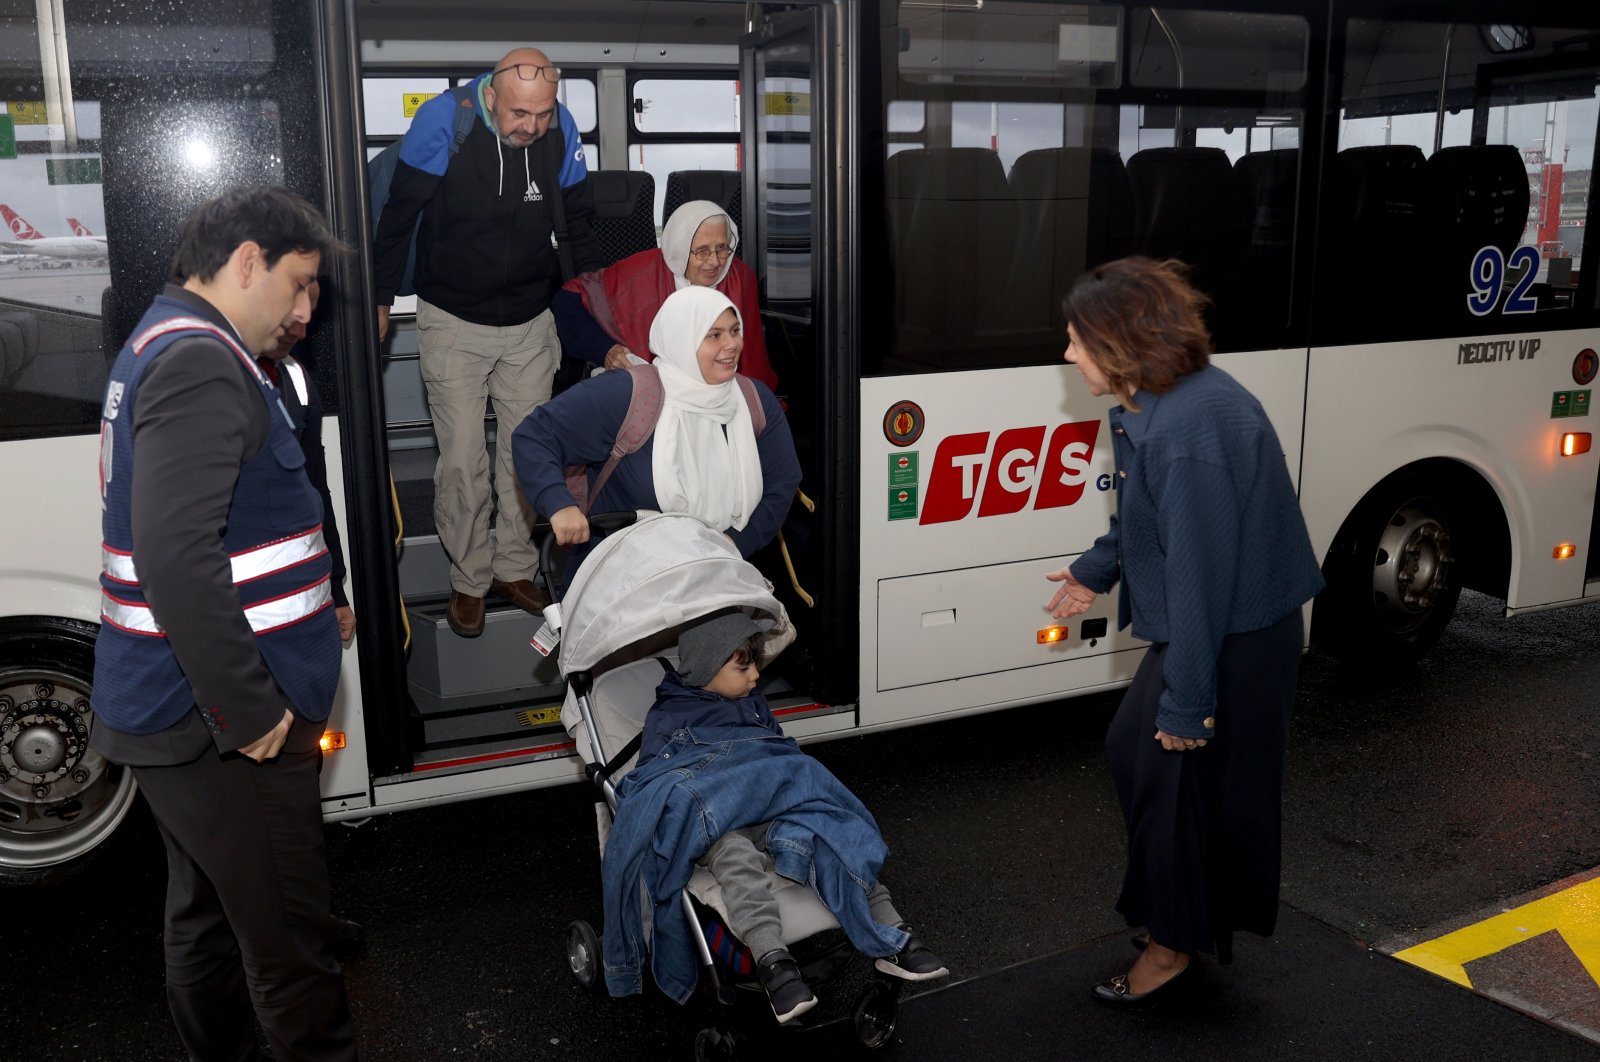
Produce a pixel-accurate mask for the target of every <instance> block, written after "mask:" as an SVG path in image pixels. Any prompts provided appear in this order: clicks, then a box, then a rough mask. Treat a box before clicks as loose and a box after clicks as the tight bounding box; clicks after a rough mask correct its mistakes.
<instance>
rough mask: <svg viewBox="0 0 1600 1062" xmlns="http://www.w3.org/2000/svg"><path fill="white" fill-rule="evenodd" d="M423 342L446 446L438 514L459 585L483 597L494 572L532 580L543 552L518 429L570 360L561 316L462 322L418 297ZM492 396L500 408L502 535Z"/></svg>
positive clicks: (425, 370) (439, 472) (432, 407)
mask: <svg viewBox="0 0 1600 1062" xmlns="http://www.w3.org/2000/svg"><path fill="white" fill-rule="evenodd" d="M417 346H418V350H419V352H420V355H421V363H422V382H423V383H424V385H426V387H427V390H428V410H429V413H430V414H431V416H432V417H433V433H434V437H435V439H436V440H437V442H438V445H439V464H438V467H437V468H436V469H435V470H434V474H433V491H434V494H433V518H434V522H435V523H436V524H437V525H438V530H439V542H440V544H441V545H442V546H443V547H444V551H445V553H446V555H448V556H449V558H450V586H451V588H452V589H454V590H458V591H460V592H461V593H463V594H471V595H473V596H474V597H482V596H484V595H485V594H487V593H488V592H489V583H490V581H491V580H492V579H503V580H505V581H506V582H514V581H515V580H517V579H531V578H533V575H534V573H535V572H536V571H537V570H538V567H539V554H538V551H537V550H535V549H534V547H533V544H532V543H531V542H530V541H529V531H528V528H529V525H530V524H531V523H532V510H531V509H530V508H529V506H528V503H527V500H526V499H525V498H523V496H522V491H521V489H520V488H519V487H518V486H517V473H516V469H515V468H513V467H512V463H511V433H512V432H514V431H516V429H517V425H519V424H521V423H522V421H523V420H524V419H525V418H526V417H527V416H528V414H529V413H532V412H533V410H534V409H535V408H536V407H537V406H539V405H541V404H542V403H544V402H546V401H548V400H549V398H550V387H551V384H552V383H553V382H554V380H555V372H556V366H557V365H558V364H560V361H561V341H560V340H559V339H558V338H556V326H555V318H554V316H552V315H551V313H550V311H549V310H546V311H545V312H544V313H541V314H540V315H539V316H537V317H535V318H534V319H533V320H531V321H529V322H527V323H526V324H520V325H509V326H506V327H503V328H495V327H492V326H488V325H477V324H473V323H471V322H470V321H463V320H462V319H461V318H459V317H456V316H455V315H454V314H450V313H446V312H445V311H444V310H441V309H439V307H437V306H433V305H430V304H429V303H427V302H425V301H424V300H422V299H418V300H417ZM486 398H487V399H488V400H489V401H490V402H492V403H493V404H494V414H495V464H494V480H493V494H494V500H495V501H496V502H497V503H498V505H497V509H498V516H497V519H496V520H495V533H494V538H493V541H491V540H490V536H489V514H490V512H491V507H490V493H491V490H490V487H491V484H490V478H489V458H488V451H487V447H486V445H485V441H484V400H485V399H486Z"/></svg>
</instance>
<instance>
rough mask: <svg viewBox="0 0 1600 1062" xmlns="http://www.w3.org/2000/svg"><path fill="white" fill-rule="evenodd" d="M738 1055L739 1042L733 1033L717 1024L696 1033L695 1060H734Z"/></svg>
mask: <svg viewBox="0 0 1600 1062" xmlns="http://www.w3.org/2000/svg"><path fill="white" fill-rule="evenodd" d="M738 1057H739V1042H738V1041H737V1040H736V1039H735V1038H734V1035H733V1033H731V1032H727V1031H725V1030H722V1029H718V1028H717V1027H716V1026H710V1027H708V1028H704V1029H701V1030H700V1031H699V1032H697V1033H695V1036H694V1062H732V1060H733V1059H735V1058H738Z"/></svg>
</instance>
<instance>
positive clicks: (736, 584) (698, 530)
mask: <svg viewBox="0 0 1600 1062" xmlns="http://www.w3.org/2000/svg"><path fill="white" fill-rule="evenodd" d="M627 516H628V518H629V519H631V518H632V514H627ZM606 519H607V518H606V517H595V518H593V520H592V521H591V522H592V523H594V524H596V525H597V526H598V525H599V524H600V523H601V522H602V521H604V520H606ZM545 570H546V571H549V570H550V569H549V566H548V565H545ZM736 613H737V616H738V617H739V618H733V619H730V618H727V617H733V616H735V614H736ZM546 616H547V620H549V621H551V624H550V625H552V626H553V627H554V628H556V630H555V631H554V632H553V633H555V635H556V636H557V637H559V639H560V643H561V644H560V667H561V671H562V674H563V675H564V676H565V677H566V679H567V699H566V703H565V704H564V705H563V707H562V722H563V724H564V725H565V727H566V729H567V731H568V732H569V733H570V734H571V735H572V737H573V739H574V742H575V744H576V747H577V750H578V753H579V754H580V755H581V756H582V757H583V759H584V761H585V763H586V764H587V765H588V766H587V772H588V774H589V777H590V778H591V780H592V781H594V782H595V783H596V785H597V786H598V787H599V789H600V793H601V796H602V797H603V799H604V802H605V805H606V808H607V809H609V812H610V814H609V815H608V814H606V813H605V811H602V813H601V815H600V817H599V826H600V830H601V835H602V836H601V840H602V845H603V855H602V859H601V875H602V890H603V894H604V895H603V898H604V906H605V934H604V937H603V942H602V938H601V936H600V935H598V934H596V933H595V932H594V930H593V928H591V927H590V926H589V924H588V923H587V922H584V921H581V920H580V921H575V922H573V923H572V924H571V926H570V927H569V931H568V940H567V959H568V962H569V964H570V966H571V969H572V973H573V975H574V977H575V978H576V979H577V980H578V982H579V983H580V984H583V985H585V986H590V987H593V986H598V985H599V984H601V983H604V984H605V985H606V987H607V988H608V990H609V991H610V993H611V994H612V995H617V996H624V995H630V994H634V993H637V992H639V991H641V990H642V988H643V983H644V973H645V969H644V968H645V966H647V965H648V967H649V972H650V973H651V974H653V975H654V980H655V983H656V985H657V987H658V988H660V989H661V990H662V991H663V992H664V993H665V994H666V995H667V996H669V997H670V998H672V999H673V1000H675V1001H676V1002H679V1003H686V1002H688V1001H689V999H690V998H691V997H692V996H693V995H694V994H695V992H696V990H697V989H700V990H702V992H703V994H704V995H705V996H706V997H707V998H708V999H709V1001H711V1002H713V1003H714V1004H715V1005H716V1007H717V1016H716V1019H715V1020H716V1022H717V1024H716V1025H713V1026H712V1027H709V1028H704V1029H702V1030H701V1034H700V1037H699V1038H697V1040H696V1052H697V1057H702V1056H703V1057H730V1056H731V1054H730V1053H731V1052H732V1050H733V1048H732V1047H731V1044H732V1043H733V1042H734V1038H733V1034H732V1033H731V1032H728V1031H727V1025H726V1022H725V1019H731V1018H732V1013H731V1012H732V1010H733V1008H734V1006H735V1004H736V1001H737V997H739V996H741V995H745V994H746V993H745V992H743V991H736V989H741V990H742V989H749V990H750V991H751V992H758V993H759V992H762V988H763V982H762V979H760V978H759V977H757V976H755V971H754V969H753V967H754V962H753V959H754V958H756V957H766V955H767V954H768V953H770V952H773V951H776V952H778V955H777V956H775V957H774V958H773V961H772V962H770V963H769V966H774V967H777V970H776V971H774V972H783V971H784V970H785V967H784V966H783V964H782V963H781V962H779V961H778V960H779V959H780V958H781V957H782V956H783V955H784V952H785V950H787V951H788V952H789V953H792V956H793V958H794V959H795V960H796V964H797V966H798V967H799V969H800V971H803V973H804V976H805V977H806V978H810V979H811V980H812V982H813V983H814V984H820V983H822V982H823V981H826V980H828V979H829V978H830V977H831V976H832V975H833V974H834V973H837V972H838V971H839V970H840V969H842V967H843V965H844V964H845V963H846V962H847V961H848V959H849V956H850V954H851V952H852V948H851V945H854V950H855V951H858V952H860V953H862V954H865V955H867V956H869V957H872V958H875V959H882V960H884V961H883V963H881V964H875V966H876V969H877V973H876V976H875V978H874V979H873V980H871V982H870V983H869V984H867V985H866V987H865V988H864V989H863V990H862V992H861V994H860V996H859V998H858V1000H857V1002H856V1004H855V1011H854V1022H853V1024H854V1029H855V1032H856V1035H857V1037H858V1038H859V1039H860V1040H861V1042H862V1043H863V1044H865V1045H867V1046H869V1047H878V1046H882V1045H884V1044H886V1043H887V1042H888V1041H889V1039H890V1037H891V1036H892V1034H893V1033H894V1031H895V1026H896V1012H897V1009H898V1007H897V1001H898V998H899V994H900V992H899V986H902V985H904V984H906V983H907V980H908V979H911V978H916V979H923V980H931V979H933V978H935V977H939V976H943V975H944V973H945V970H944V967H943V964H942V963H941V962H939V960H938V959H937V958H935V957H934V956H932V955H931V953H928V952H927V950H926V948H922V947H913V946H912V944H911V939H912V938H911V937H910V934H909V933H908V932H907V931H906V930H905V929H903V928H901V925H900V918H899V915H898V914H896V913H894V911H893V908H892V906H890V905H889V902H888V896H887V893H886V892H882V891H881V890H878V891H874V890H873V886H874V885H875V884H876V882H877V877H878V871H879V870H880V869H881V866H882V863H883V860H884V858H885V856H886V855H887V847H886V846H885V845H884V843H883V839H882V837H881V835H880V834H879V832H878V829H877V825H876V823H875V822H874V821H873V819H872V817H871V815H870V813H869V812H867V810H866V808H865V807H864V806H862V805H861V804H860V802H859V801H857V800H856V799H855V797H854V796H853V795H852V794H850V792H849V790H847V789H846V788H845V787H844V786H843V785H842V784H840V783H839V782H838V780H837V779H835V778H834V777H833V776H832V775H831V774H830V773H829V772H828V771H827V770H826V769H825V768H823V767H822V765H821V764H820V763H819V762H817V761H816V760H815V759H813V758H812V757H810V756H808V755H806V754H805V753H803V752H802V751H801V750H800V749H799V747H798V745H797V744H796V743H795V742H794V741H793V740H792V739H790V738H788V737H785V736H782V734H781V731H780V730H779V728H778V727H777V724H776V722H775V721H774V720H773V718H772V714H773V713H772V710H771V709H770V707H768V705H767V704H766V702H765V700H764V698H758V697H750V696H747V694H748V691H749V690H751V689H752V688H753V677H752V672H749V671H746V672H744V680H743V684H742V685H739V686H732V687H726V688H724V687H723V686H722V683H721V682H718V681H717V679H716V676H717V675H718V674H719V673H722V672H724V670H731V671H734V672H738V671H740V669H741V668H752V669H759V668H760V667H761V666H762V662H763V661H765V660H770V659H772V658H773V657H774V656H775V655H776V653H777V652H778V651H780V650H781V649H782V648H784V647H785V646H787V645H788V644H789V642H791V641H792V640H793V638H794V629H793V627H792V626H791V625H790V624H789V620H788V616H787V614H786V613H785V611H784V609H783V606H782V604H780V603H779V602H778V600H777V598H776V597H774V596H773V594H772V589H771V585H770V584H769V583H767V582H766V580H765V579H764V578H763V577H762V576H761V573H760V572H759V571H757V570H756V569H755V568H754V567H753V566H751V565H750V564H749V563H747V562H745V561H744V560H743V559H742V558H740V556H739V554H738V552H737V551H736V550H735V549H734V548H733V547H732V546H731V544H730V543H729V542H728V540H727V538H726V537H725V536H723V535H722V534H720V533H719V532H717V531H715V530H713V529H711V528H709V527H707V526H706V525H705V524H704V523H701V522H700V521H699V520H697V519H695V518H694V517H690V516H682V515H673V514H648V515H644V514H641V515H640V518H639V520H638V522H637V523H636V524H634V526H632V527H628V528H626V529H625V530H621V531H618V532H616V533H614V534H611V535H609V536H608V537H607V538H605V539H604V541H602V542H601V543H600V545H599V546H598V547H596V549H595V550H594V551H593V552H592V553H591V554H590V555H589V556H588V558H587V559H586V560H585V561H584V563H583V565H582V567H581V568H579V569H578V572H577V574H576V575H575V577H574V578H573V580H572V582H571V585H570V586H569V587H568V589H567V591H566V593H565V595H564V598H563V600H562V601H560V602H559V603H558V604H557V605H553V606H551V608H550V609H548V610H547V611H546ZM708 618H710V622H707V620H708ZM691 631H692V632H693V633H689V632H691ZM752 632H759V633H760V636H761V642H760V646H759V648H756V647H755V646H751V645H749V644H748V641H747V639H748V638H750V637H751V636H752ZM680 635H683V636H684V638H683V642H684V644H683V646H682V650H683V652H686V653H687V654H688V662H687V663H685V662H684V660H683V659H681V658H680V646H679V641H680ZM713 635H715V637H713ZM735 635H737V637H735ZM730 639H731V640H730ZM700 643H703V644H700ZM713 643H715V645H713ZM697 659H698V660H699V661H700V662H698V663H697V662H696V661H697ZM730 660H732V663H731V664H730V663H729V661H730ZM702 668H703V669H704V677H701V676H702ZM679 669H686V670H687V673H688V682H690V683H695V682H699V683H704V684H705V685H706V686H715V687H717V688H714V689H711V690H707V689H706V688H705V686H702V685H694V684H686V683H685V680H684V678H683V676H682V674H681V672H680V671H679ZM664 674H666V675H670V676H671V677H669V678H667V679H666V681H663V678H664ZM658 687H659V688H658ZM718 689H725V691H726V692H731V693H734V694H737V696H733V697H725V696H723V695H722V693H719V692H718ZM661 692H665V693H669V694H670V696H663V697H661V698H659V701H660V703H659V704H658V698H657V697H656V694H657V693H661ZM694 702H698V703H694ZM701 712H705V713H707V714H705V715H703V716H702V715H701V714H700V713H701ZM741 712H742V713H744V714H743V715H742V716H741V714H740V713H741ZM730 722H731V723H733V724H734V725H727V724H728V723H730ZM647 729H648V730H649V733H648V734H647V733H646V730H647ZM647 739H648V740H650V741H651V745H650V747H649V748H648V749H646V751H645V753H644V754H643V755H639V756H638V758H637V765H636V760H635V757H636V753H638V750H639V749H640V748H641V746H642V745H643V743H644V742H645V741H646V740H647ZM768 824H770V825H768ZM763 826H766V827H767V828H766V831H765V834H764V835H759V834H753V833H750V832H746V833H745V834H744V837H743V838H742V841H743V842H744V843H743V844H741V842H740V841H730V842H728V844H726V845H725V846H724V848H725V849H727V850H733V849H736V848H738V847H743V849H744V851H743V853H742V854H743V856H744V858H745V861H746V862H747V863H748V862H753V861H754V860H752V859H751V858H750V857H751V856H754V857H756V858H758V859H759V860H760V863H761V866H762V868H763V869H765V867H767V866H768V865H769V864H770V865H771V866H772V867H773V868H774V869H775V870H776V871H777V872H778V873H776V874H770V873H769V874H768V878H767V880H768V888H769V889H770V891H771V892H772V894H773V895H774V896H775V898H776V900H777V904H778V907H779V911H780V913H779V915H778V918H777V922H778V925H779V930H780V933H781V936H779V938H778V943H777V945H776V947H773V946H770V944H771V940H772V938H771V937H770V936H767V937H765V941H766V943H765V944H764V943H763V929H764V928H770V923H769V924H768V925H767V926H765V927H763V926H761V925H760V924H758V925H757V926H756V928H754V929H753V930H750V936H751V937H753V938H754V939H753V941H751V942H750V943H751V944H753V946H754V947H755V948H760V949H763V950H762V951H757V952H755V953H754V954H752V951H751V950H750V949H749V948H747V947H746V946H745V945H743V944H741V943H740V942H739V940H736V939H734V937H735V933H734V932H733V931H732V930H730V929H728V928H727V927H728V926H730V925H732V924H733V918H732V917H731V912H730V911H729V909H728V905H727V903H726V899H727V897H726V895H725V890H724V888H723V887H722V886H721V885H720V884H719V882H718V881H717V880H716V878H715V877H714V876H713V872H712V870H711V869H710V868H709V867H708V866H706V865H704V864H705V862H706V861H707V860H708V859H709V858H711V857H710V856H709V851H710V849H711V848H712V846H713V844H714V843H715V842H717V841H718V840H720V839H721V838H723V837H724V836H725V835H727V834H729V832H730V831H733V830H746V829H747V828H751V827H754V828H756V829H757V830H759V829H760V828H761V827H763ZM758 837H759V840H758ZM763 849H764V851H763ZM785 875H787V876H785ZM732 887H733V890H734V891H735V892H738V891H739V886H738V885H737V884H734V885H733V886H732ZM869 894H870V900H869ZM825 901H826V905H825ZM875 914H876V915H877V916H878V918H875V917H874V915H875ZM879 919H881V921H880V920H879ZM602 952H603V955H602ZM602 958H603V963H602ZM788 972H789V974H790V976H789V977H787V978H783V979H781V980H782V981H783V982H784V983H787V984H790V985H794V987H793V988H784V984H778V985H775V986H774V994H777V995H783V996H784V997H785V998H784V999H783V1000H780V1001H778V1002H777V1003H775V1004H774V1006H773V1007H772V1008H771V1009H772V1012H773V1013H774V1014H776V1015H779V1016H787V1017H789V1018H791V1019H792V1018H793V1017H794V1016H795V1015H797V1014H799V1013H801V1012H802V1011H803V1010H804V1009H805V1006H804V1005H803V1004H804V1003H805V1000H806V999H807V998H808V997H810V996H811V990H810V987H808V986H807V985H806V984H805V981H804V980H800V979H798V978H796V977H795V976H794V971H792V970H791V971H788ZM767 980H768V981H769V982H770V981H772V980H773V978H770V977H769V978H768V979H767ZM796 981H798V984H795V982H796ZM778 989H783V991H782V992H779V991H778ZM797 991H798V992H799V993H800V995H799V998H798V1000H795V999H793V998H791V997H792V996H793V995H794V994H795V993H796V992H797ZM763 995H765V993H763ZM763 1009H766V1008H765V1007H764V1008H763ZM702 1051H704V1052H706V1053H704V1054H703V1055H702Z"/></svg>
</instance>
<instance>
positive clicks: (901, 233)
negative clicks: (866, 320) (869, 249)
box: [867, 148, 1016, 364]
mask: <svg viewBox="0 0 1600 1062" xmlns="http://www.w3.org/2000/svg"><path fill="white" fill-rule="evenodd" d="M884 197H885V199H886V201H887V202H886V206H887V208H888V209H887V213H888V221H889V231H890V247H891V255H892V261H893V262H894V264H895V269H894V279H893V284H894V296H895V297H894V304H895V346H896V352H897V353H898V354H899V355H900V356H902V357H908V358H911V359H912V360H917V361H927V360H928V357H927V356H928V355H931V354H934V353H935V352H943V353H946V354H949V353H952V352H955V351H961V350H963V348H967V349H966V350H965V353H963V354H962V355H959V356H958V357H957V358H956V360H957V361H960V362H962V363H964V364H970V357H969V356H970V354H971V348H974V347H975V346H976V345H977V344H978V343H979V341H980V337H982V336H983V334H984V333H991V335H990V336H989V337H988V338H993V335H992V333H994V332H996V331H999V330H1004V329H1005V328H1007V327H1009V322H1008V320H1007V318H1008V317H1009V313H1008V309H1007V308H1008V307H1009V304H1010V292H1009V290H1008V289H1009V285H1010V280H1011V270H1012V265H1013V263H1012V260H1011V259H1012V256H1013V254H1014V249H1015V247H1016V203H1015V201H1014V200H1013V199H1012V198H1011V188H1010V186H1009V185H1008V184H1007V183H1006V174H1005V167H1004V166H1003V165H1002V164H1001V162H1000V156H999V155H996V154H995V153H994V152H993V151H990V150H989V149H988V148H923V149H917V150H910V151H901V152H897V153H895V154H894V155H891V156H890V157H889V159H888V160H887V164H886V167H885V172H884ZM900 263H915V265H916V268H915V269H909V268H900ZM867 297H868V298H869V299H870V298H871V297H872V296H871V294H870V293H868V294H867ZM933 363H934V364H942V362H940V361H939V360H938V359H934V362H933Z"/></svg>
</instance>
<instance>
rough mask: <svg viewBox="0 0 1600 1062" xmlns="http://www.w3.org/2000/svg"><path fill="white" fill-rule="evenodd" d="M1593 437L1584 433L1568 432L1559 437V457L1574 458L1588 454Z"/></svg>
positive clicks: (1588, 433)
mask: <svg viewBox="0 0 1600 1062" xmlns="http://www.w3.org/2000/svg"><path fill="white" fill-rule="evenodd" d="M1593 442H1594V436H1593V434H1591V433H1590V432H1586V431H1569V432H1567V433H1566V434H1565V435H1563V436H1561V456H1562V457H1575V456H1577V455H1578V454H1586V453H1588V452H1589V447H1590V445H1591V444H1592V443H1593Z"/></svg>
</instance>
